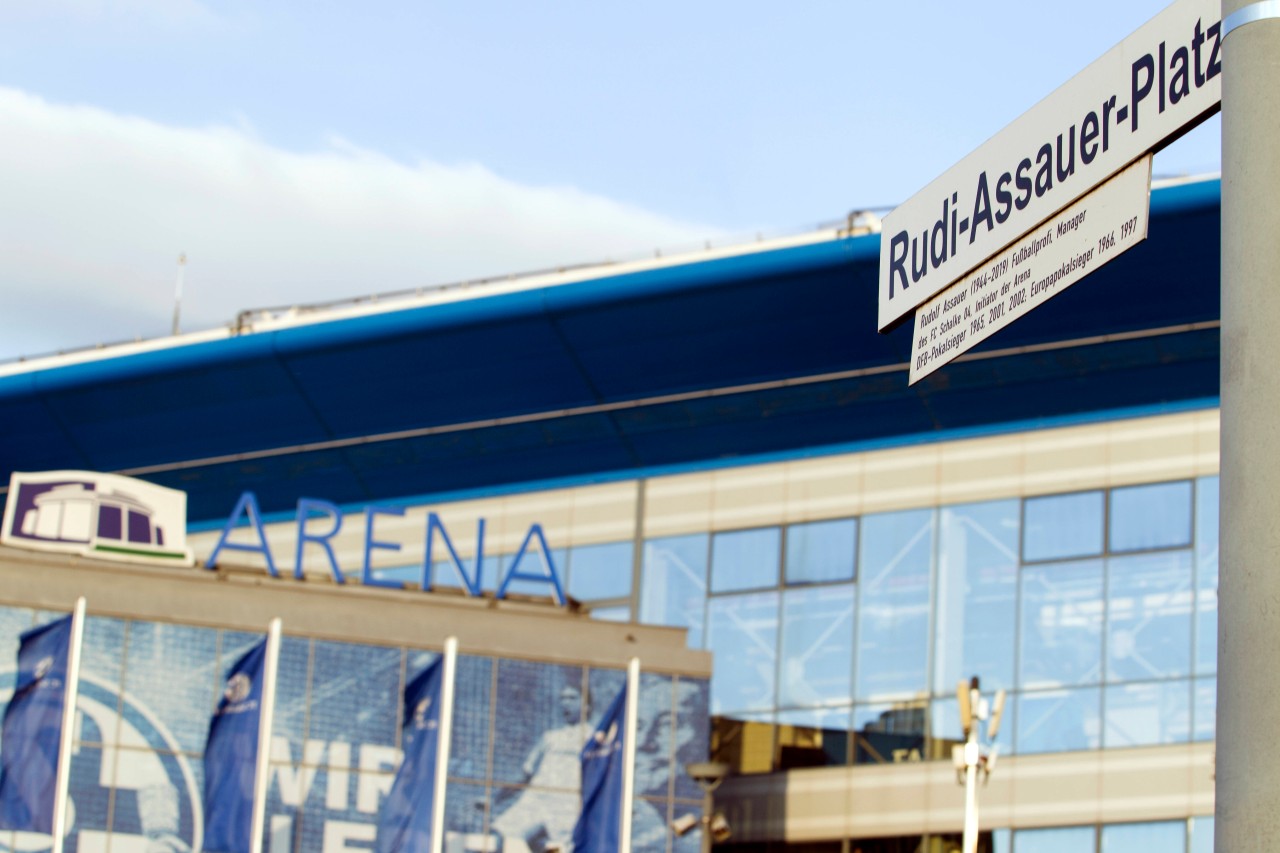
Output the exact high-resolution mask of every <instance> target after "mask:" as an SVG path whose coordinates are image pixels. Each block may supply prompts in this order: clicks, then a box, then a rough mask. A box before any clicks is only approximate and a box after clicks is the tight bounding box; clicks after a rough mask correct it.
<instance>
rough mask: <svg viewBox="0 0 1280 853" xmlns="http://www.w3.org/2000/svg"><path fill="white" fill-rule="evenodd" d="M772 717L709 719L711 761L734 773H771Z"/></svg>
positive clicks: (772, 766) (774, 732) (773, 726)
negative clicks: (726, 765)
mask: <svg viewBox="0 0 1280 853" xmlns="http://www.w3.org/2000/svg"><path fill="white" fill-rule="evenodd" d="M774 716H775V715H774V714H773V713H772V712H768V711H766V712H762V713H758V714H734V715H733V716H730V717H712V718H711V750H710V755H711V760H712V761H723V762H724V763H725V764H728V765H729V766H730V767H732V768H733V772H734V773H738V774H749V773H771V772H773V768H774V757H773V755H774V754H773V746H774V736H775V735H776V734H777V726H775V725H774Z"/></svg>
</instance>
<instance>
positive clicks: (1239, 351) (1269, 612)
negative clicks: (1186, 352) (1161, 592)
mask: <svg viewBox="0 0 1280 853" xmlns="http://www.w3.org/2000/svg"><path fill="white" fill-rule="evenodd" d="M1276 5H1280V4H1269V3H1254V2H1252V0H1223V4H1222V14H1223V21H1224V29H1226V28H1227V26H1228V25H1229V24H1232V23H1235V22H1237V21H1241V20H1247V19H1248V18H1250V17H1254V18H1258V19H1257V20H1253V21H1252V22H1250V23H1244V24H1243V25H1240V26H1238V27H1235V28H1234V29H1229V30H1228V31H1227V35H1226V36H1225V38H1224V39H1223V48H1222V69H1223V71H1222V73H1223V79H1222V366H1221V371H1222V482H1221V500H1222V502H1221V524H1220V542H1221V546H1220V552H1219V557H1220V567H1221V571H1220V575H1219V577H1220V580H1219V591H1218V734H1217V768H1216V773H1217V820H1216V827H1215V836H1216V837H1215V842H1216V848H1217V849H1218V850H1228V851H1241V850H1275V849H1280V755H1277V752H1276V749H1275V747H1274V743H1275V741H1276V739H1277V738H1278V737H1280V18H1273V17H1269V15H1270V14H1272V13H1273V12H1277V11H1280V10H1277V9H1276V8H1275V7H1276ZM1240 10H1244V12H1243V16H1237V17H1236V18H1234V19H1233V18H1232V17H1231V16H1232V13H1235V12H1238V11H1240Z"/></svg>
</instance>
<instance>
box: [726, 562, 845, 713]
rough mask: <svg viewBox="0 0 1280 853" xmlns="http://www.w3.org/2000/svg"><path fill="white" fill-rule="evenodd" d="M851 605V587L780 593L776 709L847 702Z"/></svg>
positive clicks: (802, 589) (810, 588)
mask: <svg viewBox="0 0 1280 853" xmlns="http://www.w3.org/2000/svg"><path fill="white" fill-rule="evenodd" d="M853 606H854V587H853V584H838V585H836V586H819V587H805V588H800V589H790V590H787V591H786V592H784V593H783V594H782V665H781V672H780V673H779V675H778V677H779V679H780V680H779V683H778V704H779V705H780V706H783V707H787V706H795V707H814V706H818V705H832V704H847V703H848V702H849V699H850V690H851V689H852V686H853V685H852V679H853ZM718 675H719V670H717V677H718Z"/></svg>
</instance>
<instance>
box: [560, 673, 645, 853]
mask: <svg viewBox="0 0 1280 853" xmlns="http://www.w3.org/2000/svg"><path fill="white" fill-rule="evenodd" d="M639 683H640V662H639V660H636V659H633V660H632V661H631V664H630V666H629V667H628V668H627V686H626V687H625V688H623V690H622V692H621V693H619V694H618V695H617V696H615V697H614V699H613V702H611V703H610V704H609V707H608V709H607V710H606V711H605V712H604V717H603V718H601V720H600V724H599V725H598V726H596V730H595V731H594V732H592V734H591V737H589V738H588V739H587V744H586V746H584V747H583V748H582V812H581V814H579V816H578V822H577V823H576V824H575V825H574V827H573V851H574V853H630V850H631V801H632V798H633V789H634V783H633V779H634V767H635V740H636V738H635V735H636V698H637V693H638V690H639Z"/></svg>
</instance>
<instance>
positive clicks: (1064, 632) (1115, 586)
mask: <svg viewBox="0 0 1280 853" xmlns="http://www.w3.org/2000/svg"><path fill="white" fill-rule="evenodd" d="M1217 512H1218V481H1217V478H1216V477H1202V478H1198V479H1182V480H1175V481H1169V482H1158V483H1147V484H1141V485H1131V486H1123V487H1117V488H1112V489H1093V490H1086V491H1076V492H1069V493H1063V494H1048V495H1037V496H1033V497H1027V498H1006V499H1002V500H989V501H981V502H975V503H960V504H950V505H945V506H936V507H926V508H917V509H907V510H900V511H893V512H876V513H868V514H864V515H861V516H850V517H846V518H834V519H827V520H820V521H807V522H803V523H796V524H781V525H773V526H761V525H757V526H750V527H743V528H740V529H727V530H714V531H712V530H706V531H701V532H691V533H685V534H680V535H674V536H659V537H652V538H640V539H632V540H622V541H616V542H606V543H600V544H590V545H581V546H576V547H573V548H568V549H559V550H555V551H553V552H552V557H553V559H554V560H555V561H556V564H557V570H558V571H559V572H560V573H561V577H562V578H565V579H566V581H565V583H566V589H567V590H568V591H569V593H570V595H572V596H573V597H574V598H576V599H578V600H579V601H582V602H584V603H585V604H586V605H587V606H588V607H589V608H591V610H592V612H593V614H594V615H595V616H596V617H597V618H601V619H608V620H611V621H626V620H628V619H633V618H634V619H636V620H637V621H640V622H645V623H650V624H658V625H671V626H680V627H684V628H687V629H688V631H689V644H690V645H691V646H692V647H694V648H703V649H707V650H708V651H711V652H712V653H713V654H714V656H715V658H714V659H715V668H714V673H715V674H714V675H713V677H712V681H711V694H710V708H711V713H712V715H713V716H714V717H715V720H714V726H715V727H716V728H717V730H718V732H719V733H718V734H717V735H716V736H715V737H714V738H713V743H715V744H717V745H718V747H717V748H719V749H721V750H722V752H720V753H718V756H719V757H720V758H723V759H726V760H729V761H730V762H731V763H733V764H735V767H736V769H737V770H738V772H768V771H771V770H778V769H787V768H791V767H809V766H817V765H830V764H846V763H880V762H896V761H913V760H919V759H925V758H934V759H948V758H949V757H950V747H951V744H953V743H955V742H958V741H959V740H960V739H961V732H960V724H959V718H958V714H957V711H956V706H955V700H954V696H955V690H956V684H957V682H959V681H961V680H964V681H968V679H969V678H970V677H972V676H974V675H977V676H978V677H979V678H980V679H981V684H982V689H983V691H984V692H985V693H987V694H990V693H991V692H992V691H994V690H997V689H1003V690H1006V691H1008V694H1009V695H1008V701H1007V703H1006V706H1005V707H1006V710H1005V717H1004V721H1003V724H1002V727H1001V732H1002V733H1001V751H1002V752H1003V753H1005V754H1010V753H1022V754H1030V753H1044V752H1062V751H1073V750H1087V749H1099V748H1108V747H1120V746H1146V745H1155V744H1170V743H1182V742H1187V741H1193V740H1194V741H1204V740H1212V739H1213V737H1214V699H1215V678H1214V676H1215V669H1216V657H1217V648H1216V633H1217ZM641 524H642V526H643V522H642V523H641ZM510 559H511V555H509V554H505V555H491V556H487V557H486V558H485V560H484V569H485V571H484V574H483V578H484V586H485V588H486V589H489V590H492V589H494V588H496V586H497V583H498V578H499V577H500V573H501V571H502V570H503V567H504V566H505V565H506V564H507V562H509V561H510ZM637 561H638V563H639V566H638V569H639V570H638V572H636V571H635V569H634V566H635V563H636V562H637ZM464 562H465V561H464ZM466 568H467V569H468V570H469V569H470V567H466ZM402 571H407V570H402ZM452 575H454V573H453V571H452V569H451V568H449V567H447V566H443V567H442V566H441V565H439V564H438V565H437V570H436V577H437V579H438V580H437V583H438V584H441V585H448V583H449V582H450V581H449V579H450V577H451V576H452ZM393 576H394V575H393ZM633 577H634V581H633ZM454 583H456V581H454ZM522 585H523V586H522ZM512 591H514V592H527V593H529V594H534V595H545V594H546V592H547V589H546V587H545V585H544V584H538V583H535V582H528V581H521V582H518V583H517V584H513V585H512Z"/></svg>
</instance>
